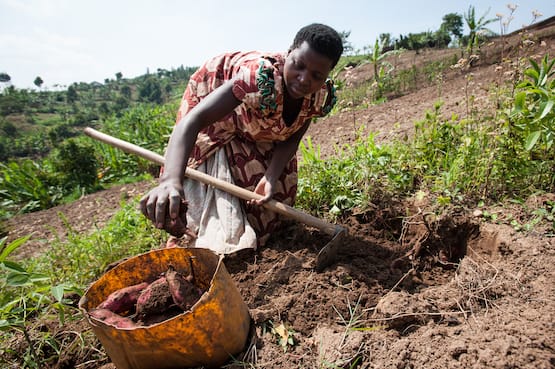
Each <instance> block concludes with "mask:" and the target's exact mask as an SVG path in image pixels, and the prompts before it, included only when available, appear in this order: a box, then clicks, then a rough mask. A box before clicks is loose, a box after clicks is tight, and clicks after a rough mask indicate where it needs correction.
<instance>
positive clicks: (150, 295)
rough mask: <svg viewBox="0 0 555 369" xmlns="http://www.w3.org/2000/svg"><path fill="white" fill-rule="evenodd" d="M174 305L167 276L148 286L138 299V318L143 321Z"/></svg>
mask: <svg viewBox="0 0 555 369" xmlns="http://www.w3.org/2000/svg"><path fill="white" fill-rule="evenodd" d="M172 304H173V301H172V296H171V294H170V286H169V285H168V281H167V279H166V277H165V276H162V277H160V278H158V279H157V280H155V281H154V282H152V283H151V284H150V285H148V287H147V288H145V289H144V290H143V291H142V292H141V294H140V295H139V298H138V299H137V308H136V311H137V317H138V318H139V319H143V318H144V317H145V316H147V315H154V314H160V313H163V312H165V311H166V310H168V309H169V308H170V306H171V305H172Z"/></svg>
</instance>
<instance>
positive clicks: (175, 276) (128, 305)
mask: <svg viewBox="0 0 555 369" xmlns="http://www.w3.org/2000/svg"><path fill="white" fill-rule="evenodd" d="M189 263H190V274H189V275H187V276H185V275H183V273H180V272H179V271H177V270H176V269H175V268H174V267H173V265H171V264H170V265H169V266H168V270H167V271H166V273H164V274H162V275H161V276H160V277H159V278H158V279H156V280H155V281H154V282H152V283H150V284H149V283H148V282H142V283H139V284H135V285H133V286H129V287H124V288H121V289H119V290H117V291H114V292H112V293H111V294H110V295H108V297H107V298H106V300H104V301H103V302H101V303H100V304H99V305H98V306H97V307H96V309H92V310H91V311H90V312H89V315H90V316H91V317H93V318H96V319H98V320H101V321H103V322H104V323H106V324H109V325H112V326H114V327H117V328H128V329H130V328H135V327H140V326H149V325H152V324H156V323H160V322H163V321H165V320H168V319H171V318H173V317H175V316H177V315H179V314H181V313H183V311H187V310H190V309H191V308H192V307H193V305H194V304H196V303H197V301H198V300H199V298H200V297H201V296H202V294H203V293H204V291H203V290H202V289H201V288H199V287H197V286H196V285H195V284H194V274H193V265H192V261H191V259H189Z"/></svg>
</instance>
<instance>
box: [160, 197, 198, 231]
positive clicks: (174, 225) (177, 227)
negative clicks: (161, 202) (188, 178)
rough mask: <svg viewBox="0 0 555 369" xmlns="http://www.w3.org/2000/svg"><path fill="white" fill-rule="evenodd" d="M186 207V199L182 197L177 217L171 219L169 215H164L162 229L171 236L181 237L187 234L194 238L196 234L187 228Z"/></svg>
mask: <svg viewBox="0 0 555 369" xmlns="http://www.w3.org/2000/svg"><path fill="white" fill-rule="evenodd" d="M187 209H188V204H187V201H185V199H183V198H182V199H181V203H180V204H179V214H178V216H177V218H175V219H171V218H170V217H169V216H166V220H165V222H164V229H165V230H166V231H167V232H168V233H169V234H171V235H172V236H174V237H177V238H181V237H183V236H184V235H188V236H189V237H192V238H196V235H195V234H194V233H192V232H191V231H190V230H189V228H187Z"/></svg>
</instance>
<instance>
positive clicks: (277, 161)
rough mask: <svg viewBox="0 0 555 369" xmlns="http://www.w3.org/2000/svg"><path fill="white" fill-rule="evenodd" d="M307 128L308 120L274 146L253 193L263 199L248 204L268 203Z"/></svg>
mask: <svg viewBox="0 0 555 369" xmlns="http://www.w3.org/2000/svg"><path fill="white" fill-rule="evenodd" d="M309 126H310V120H307V121H306V122H305V123H304V125H303V126H302V127H301V129H299V130H298V131H297V132H295V133H294V134H293V135H292V136H291V137H289V138H288V139H287V140H286V141H283V142H279V143H277V144H276V146H275V148H274V153H273V154H272V160H271V161H270V165H269V166H268V169H266V173H264V176H263V177H262V178H261V179H260V181H259V182H258V184H257V185H256V188H255V189H254V192H256V193H257V194H259V195H262V196H264V197H263V198H262V199H260V200H252V201H249V203H250V204H256V205H262V204H264V203H266V202H268V201H270V199H271V198H272V196H273V195H274V193H275V184H276V182H277V180H278V179H279V177H280V176H281V174H282V173H283V169H284V168H285V166H286V165H287V163H289V161H290V160H291V158H293V155H295V153H296V152H297V149H298V148H299V143H300V142H301V139H302V138H303V136H304V134H305V133H306V131H307V129H308V127H309Z"/></svg>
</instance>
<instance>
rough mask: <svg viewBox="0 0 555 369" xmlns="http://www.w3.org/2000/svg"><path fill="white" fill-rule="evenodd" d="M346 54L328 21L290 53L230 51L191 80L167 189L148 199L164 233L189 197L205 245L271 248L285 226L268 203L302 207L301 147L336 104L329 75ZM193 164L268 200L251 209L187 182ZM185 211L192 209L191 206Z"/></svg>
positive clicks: (221, 249)
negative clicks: (274, 233)
mask: <svg viewBox="0 0 555 369" xmlns="http://www.w3.org/2000/svg"><path fill="white" fill-rule="evenodd" d="M342 52H343V45H342V40H341V37H340V35H339V34H338V33H337V32H336V31H335V30H334V29H332V28H331V27H329V26H326V25H323V24H310V25H308V26H305V27H303V28H301V29H300V30H299V31H298V32H297V35H296V36H295V39H294V41H293V44H292V46H291V47H290V49H289V50H288V51H287V53H260V52H246V53H241V52H237V53H228V54H224V55H220V56H217V57H215V58H213V59H211V60H209V61H208V62H206V63H205V64H204V65H203V66H201V67H200V68H199V70H198V71H196V72H195V73H194V74H193V75H192V76H191V78H190V81H189V84H188V86H187V88H186V90H185V93H184V95H183V99H182V102H181V106H180V108H179V111H178V114H177V120H176V126H175V128H174V131H173V132H172V135H171V137H170V140H169V143H168V147H167V150H166V156H165V168H164V170H163V172H162V174H161V176H160V181H159V184H158V186H156V187H155V188H154V189H152V190H151V191H150V192H149V193H148V194H147V195H145V196H144V197H143V198H142V199H141V202H140V206H141V211H142V212H143V213H144V214H145V215H146V216H147V217H148V218H149V219H150V220H151V221H152V222H154V224H155V225H156V227H158V228H165V229H166V230H168V231H169V229H168V228H170V226H168V224H169V223H170V222H168V219H167V218H168V216H169V217H170V218H171V220H172V222H175V220H177V219H178V216H179V213H180V206H183V205H182V204H183V202H182V199H185V200H186V201H187V203H188V211H187V223H188V226H189V227H190V228H191V229H192V231H193V232H194V233H196V234H197V235H198V237H197V240H196V246H197V247H208V248H210V249H212V250H214V251H216V252H218V253H223V254H228V253H231V252H234V251H237V250H240V249H243V248H249V247H250V248H256V246H257V244H258V245H263V244H264V243H265V242H266V240H267V238H268V236H269V234H270V232H271V231H272V230H273V229H275V227H276V226H277V225H278V224H279V219H278V215H277V214H274V213H272V212H270V211H268V210H265V209H264V208H263V207H262V206H260V205H262V204H264V203H265V202H267V201H269V200H270V199H275V200H277V201H280V202H284V203H286V204H288V205H293V203H294V200H295V195H296V191H297V161H296V155H295V153H296V150H297V148H298V145H299V142H300V140H301V138H302V137H303V135H304V133H305V132H306V130H307V129H308V127H309V125H310V122H311V120H312V118H314V117H320V116H324V115H326V114H327V113H328V112H329V111H330V110H331V108H332V106H333V104H334V103H335V95H334V88H333V83H332V82H331V81H330V80H329V79H328V75H329V73H330V72H331V71H332V69H333V68H334V67H335V65H336V64H337V62H338V60H339V58H340V56H341V54H342ZM186 165H189V166H191V167H193V168H196V169H197V170H201V171H203V172H205V173H208V174H210V175H212V176H216V177H218V178H220V179H225V180H228V181H230V182H233V183H234V184H236V185H237V186H240V187H243V188H246V189H249V190H251V191H254V192H256V193H257V194H260V195H262V196H263V197H262V198H261V200H253V201H250V202H248V203H246V202H244V201H242V200H239V199H237V198H235V197H233V196H231V195H229V194H226V193H225V192H223V191H219V190H215V189H213V188H210V187H208V186H206V185H202V184H200V183H198V182H195V181H192V180H189V179H185V180H184V179H183V178H184V173H185V167H186ZM182 210H183V209H182Z"/></svg>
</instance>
